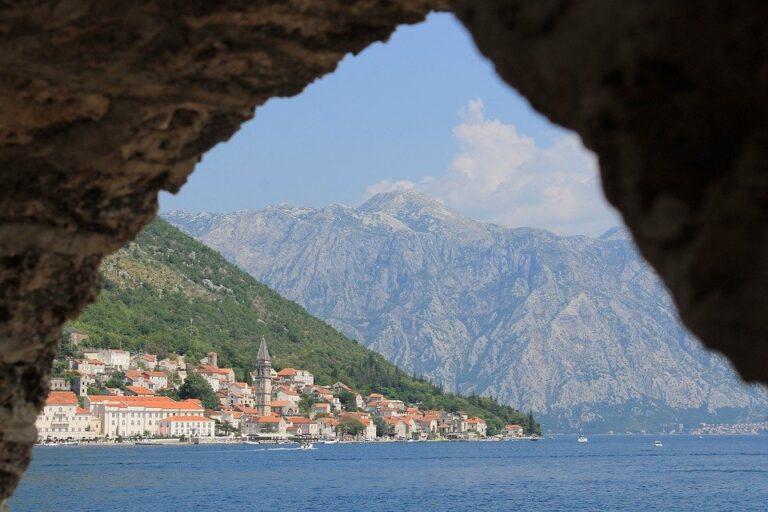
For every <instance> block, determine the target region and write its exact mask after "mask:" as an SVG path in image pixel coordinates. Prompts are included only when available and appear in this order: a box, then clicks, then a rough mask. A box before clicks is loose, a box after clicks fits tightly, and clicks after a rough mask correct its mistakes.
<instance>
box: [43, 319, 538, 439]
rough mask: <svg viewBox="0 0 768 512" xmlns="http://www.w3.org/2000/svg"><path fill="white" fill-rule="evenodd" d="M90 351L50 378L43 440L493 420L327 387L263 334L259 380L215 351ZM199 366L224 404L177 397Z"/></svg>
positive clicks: (423, 427)
mask: <svg viewBox="0 0 768 512" xmlns="http://www.w3.org/2000/svg"><path fill="white" fill-rule="evenodd" d="M68 335H69V336H70V339H71V341H73V342H74V343H75V344H79V343H80V342H82V341H84V340H85V339H87V337H85V335H83V334H82V333H78V332H76V331H75V332H70V333H68ZM81 354H82V358H79V359H76V358H68V359H67V364H68V365H69V371H68V375H69V378H64V377H58V378H52V379H51V392H50V394H49V396H48V398H47V400H46V403H45V406H44V408H43V410H42V411H41V412H40V414H39V416H38V418H37V422H36V426H37V429H38V442H39V443H42V444H51V443H79V442H117V441H124V440H137V441H138V440H162V439H168V440H174V439H176V440H182V441H189V442H213V441H215V440H217V439H218V440H231V441H243V442H285V441H300V442H308V441H320V442H331V443H332V442H337V441H342V442H343V441H349V442H352V441H376V440H380V441H381V440H423V441H426V440H481V439H487V438H488V437H487V425H486V422H485V421H484V420H483V419H482V418H479V417H476V416H469V415H467V414H465V413H463V412H461V411H457V412H447V411H441V410H421V409H420V408H419V407H418V405H417V404H407V403H403V402H402V401H400V400H393V399H389V398H387V397H386V396H384V395H382V394H379V393H370V394H368V395H367V396H363V395H361V394H360V393H358V392H357V391H356V390H354V389H352V388H351V387H350V386H348V385H346V384H345V383H343V382H336V383H334V384H332V385H325V386H321V385H318V384H316V383H315V378H314V376H313V374H312V373H310V372H309V371H307V370H304V369H298V368H283V369H281V370H280V371H276V370H275V369H273V368H272V361H271V358H270V355H269V349H268V347H267V342H266V340H265V339H264V338H262V339H261V342H260V346H259V350H258V355H257V359H256V361H255V367H254V369H253V371H252V372H251V384H248V383H246V382H238V381H237V380H236V379H235V372H234V371H233V370H232V369H231V368H221V367H219V365H218V356H217V354H216V353H215V352H211V353H209V354H208V355H207V357H205V358H203V359H202V360H200V361H194V362H193V361H186V360H185V358H184V357H182V356H175V357H173V358H165V359H159V358H158V357H157V356H156V355H154V354H146V353H136V354H132V353H130V352H128V351H125V350H120V349H93V350H91V349H82V351H81ZM191 375H197V376H199V377H202V379H204V380H205V382H207V384H208V385H209V386H210V388H211V390H212V391H213V393H215V395H216V397H217V398H218V402H219V403H218V407H216V408H208V409H207V408H205V407H204V405H203V402H202V401H201V400H199V399H197V398H186V399H179V400H177V399H174V398H173V397H172V396H168V395H171V394H173V393H171V392H172V391H175V390H178V389H179V388H180V387H181V386H182V385H183V383H184V382H185V380H186V379H188V378H190V376H191ZM116 381H118V382H116ZM115 384H119V385H117V386H115ZM524 435H525V434H524V429H523V427H522V426H521V425H507V426H506V427H505V428H504V431H503V433H502V434H500V435H497V436H495V439H504V438H506V439H521V438H524Z"/></svg>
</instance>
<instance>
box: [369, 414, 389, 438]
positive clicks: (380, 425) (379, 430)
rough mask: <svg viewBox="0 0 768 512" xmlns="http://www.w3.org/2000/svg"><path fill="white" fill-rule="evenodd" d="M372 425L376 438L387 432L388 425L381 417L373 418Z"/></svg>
mask: <svg viewBox="0 0 768 512" xmlns="http://www.w3.org/2000/svg"><path fill="white" fill-rule="evenodd" d="M373 423H374V424H375V425H376V437H381V436H383V435H384V434H386V433H387V432H389V425H387V422H386V421H384V418H382V417H381V416H374V417H373Z"/></svg>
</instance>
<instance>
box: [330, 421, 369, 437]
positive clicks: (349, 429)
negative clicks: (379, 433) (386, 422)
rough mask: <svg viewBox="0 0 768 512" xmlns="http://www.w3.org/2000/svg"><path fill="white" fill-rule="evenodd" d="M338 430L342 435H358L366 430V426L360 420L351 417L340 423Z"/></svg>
mask: <svg viewBox="0 0 768 512" xmlns="http://www.w3.org/2000/svg"><path fill="white" fill-rule="evenodd" d="M336 431H337V432H338V433H339V434H341V435H350V436H358V435H360V434H362V433H363V432H364V431H365V426H364V425H363V424H362V423H360V421H359V420H356V419H349V420H347V421H344V422H342V423H340V424H339V426H338V427H336Z"/></svg>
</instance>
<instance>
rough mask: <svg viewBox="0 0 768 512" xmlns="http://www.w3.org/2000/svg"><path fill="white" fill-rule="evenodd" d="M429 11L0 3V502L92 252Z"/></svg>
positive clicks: (371, 2) (90, 275)
mask: <svg viewBox="0 0 768 512" xmlns="http://www.w3.org/2000/svg"><path fill="white" fill-rule="evenodd" d="M435 7H439V5H438V2H430V1H420V0H415V1H414V0H409V1H383V0H381V1H377V0H361V1H343V0H339V1H291V2H245V1H222V2H200V1H168V2H156V1H135V2H129V3H126V2H122V1H116V0H99V1H86V0H69V1H64V2H58V1H57V2H53V1H34V2H4V3H3V4H2V5H1V6H0V69H2V72H1V73H0V404H2V408H0V508H3V505H2V503H3V502H4V501H5V498H6V497H7V496H9V495H10V493H11V492H12V490H13V489H14V487H15V486H16V483H17V481H18V479H19V477H20V475H21V473H22V472H23V471H24V469H25V468H26V466H27V464H28V461H29V456H30V448H31V444H32V442H33V441H34V439H35V438H36V432H35V429H34V420H35V417H36V415H37V410H38V409H39V408H40V406H41V405H42V402H43V400H44V397H45V395H46V394H47V374H48V370H49V366H50V362H51V358H52V355H53V353H54V350H55V347H56V342H57V340H58V333H59V331H60V327H61V325H62V323H63V322H64V321H65V320H66V319H67V318H71V317H72V316H74V315H76V314H77V313H78V311H80V309H81V308H82V307H83V305H84V304H86V303H87V302H88V301H90V300H92V299H93V297H94V294H95V291H96V290H97V285H98V265H99V262H100V260H101V258H102V256H103V255H105V254H108V253H110V252H113V251H115V250H117V249H118V248H119V247H120V246H121V244H122V243H124V242H125V241H126V240H129V239H131V238H132V237H133V236H135V234H136V233H137V232H138V231H139V229H140V228H141V227H142V226H143V225H145V224H146V223H147V222H148V221H149V220H151V219H152V218H153V217H154V215H155V213H156V204H157V193H158V191H159V190H160V189H165V190H171V191H176V190H178V189H179V187H180V186H181V185H182V184H183V183H184V181H185V179H186V177H187V175H188V174H189V173H190V172H191V171H192V169H193V166H194V165H195V163H196V162H197V161H198V160H199V158H200V156H201V155H202V154H203V153H204V152H205V151H207V150H208V149H209V148H211V147H212V146H213V145H214V144H216V143H218V142H220V141H223V140H225V139H227V138H228V137H229V136H230V135H231V134H233V133H234V132H235V131H236V130H237V129H238V127H239V126H240V124H241V123H242V122H243V121H245V120H247V119H249V118H251V117H252V116H253V114H254V107H256V106H258V105H260V104H262V103H264V102H265V101H266V100H267V99H269V98H271V97H275V96H290V95H294V94H297V93H299V92H300V91H301V90H302V89H303V88H304V87H305V86H306V85H307V84H308V83H310V82H311V81H312V80H314V79H315V78H317V77H319V76H321V75H323V74H325V73H328V72H330V71H333V69H334V68H335V67H336V65H337V63H338V62H339V61H340V60H341V59H342V58H343V57H344V55H345V54H347V53H348V52H358V51H360V50H362V49H364V48H365V47H366V46H367V45H369V44H371V43H372V42H374V41H380V40H384V39H386V38H387V37H388V36H389V34H390V33H391V32H392V31H393V30H394V29H395V28H396V26H397V25H398V24H401V23H415V22H419V21H421V20H422V19H423V18H424V16H425V15H426V13H427V12H428V11H429V10H431V9H433V8H435Z"/></svg>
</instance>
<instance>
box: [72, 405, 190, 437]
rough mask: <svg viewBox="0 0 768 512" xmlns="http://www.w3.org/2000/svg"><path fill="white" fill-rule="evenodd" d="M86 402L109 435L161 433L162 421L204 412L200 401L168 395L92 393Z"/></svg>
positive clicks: (104, 431)
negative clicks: (175, 398)
mask: <svg viewBox="0 0 768 512" xmlns="http://www.w3.org/2000/svg"><path fill="white" fill-rule="evenodd" d="M85 403H86V406H87V407H88V409H89V410H90V411H91V413H92V414H93V415H94V416H96V417H97V418H98V419H99V423H100V425H101V431H102V432H103V433H104V435H106V436H108V437H118V436H121V437H133V436H142V435H159V434H160V425H159V422H160V420H163V419H165V418H168V417H172V416H203V413H204V409H203V405H202V404H201V403H200V401H199V400H192V399H189V400H183V401H181V402H177V401H175V400H173V399H172V398H169V397H167V396H109V395H104V396H89V397H87V398H86V400H85Z"/></svg>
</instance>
